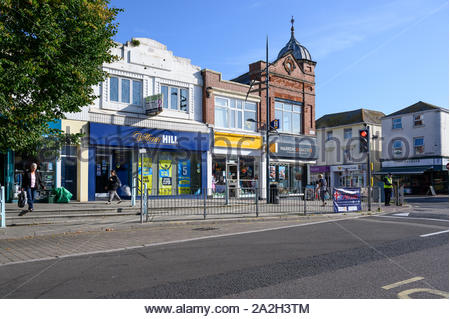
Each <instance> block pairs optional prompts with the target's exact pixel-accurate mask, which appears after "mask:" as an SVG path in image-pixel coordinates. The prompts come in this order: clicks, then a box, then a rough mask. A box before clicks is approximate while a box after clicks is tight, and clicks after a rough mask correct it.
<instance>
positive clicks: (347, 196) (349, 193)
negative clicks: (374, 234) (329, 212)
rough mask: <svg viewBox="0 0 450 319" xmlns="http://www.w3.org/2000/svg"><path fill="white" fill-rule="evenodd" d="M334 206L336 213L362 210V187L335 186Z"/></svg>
mask: <svg viewBox="0 0 450 319" xmlns="http://www.w3.org/2000/svg"><path fill="white" fill-rule="evenodd" d="M333 206H334V212H335V213H341V212H357V211H361V188H335V189H334V190H333Z"/></svg>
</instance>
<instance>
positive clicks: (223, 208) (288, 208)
mask: <svg viewBox="0 0 450 319" xmlns="http://www.w3.org/2000/svg"><path fill="white" fill-rule="evenodd" d="M373 191H374V192H379V189H374V190H373ZM144 194H147V196H143V200H142V206H141V207H142V208H141V222H144V220H145V221H149V220H153V219H154V218H155V217H158V218H161V217H162V218H164V217H173V216H183V217H185V218H186V219H189V218H196V219H198V218H203V219H206V218H207V217H208V216H217V215H222V216H228V217H232V216H236V217H238V216H256V217H258V216H269V215H295V214H297V215H307V214H329V213H334V207H333V198H332V192H331V190H329V191H328V192H326V193H325V196H324V200H322V199H321V198H320V196H318V194H317V192H316V191H315V190H314V189H313V190H312V193H311V189H310V188H308V189H303V191H302V192H299V190H298V189H283V190H282V192H279V190H278V192H277V191H274V193H273V194H272V193H271V197H270V200H269V203H268V202H267V200H266V199H265V198H263V197H262V195H265V192H264V190H263V189H259V188H234V189H228V190H227V189H226V188H221V189H217V188H214V189H207V188H201V189H197V190H196V191H195V192H193V194H186V195H170V194H168V195H150V194H158V190H157V189H152V190H150V189H147V188H146V186H145V185H144ZM372 198H376V199H377V200H378V201H379V200H380V196H372ZM367 199H368V197H367V195H365V196H362V198H361V206H362V210H363V211H365V210H367V207H368V205H367ZM375 203H376V202H375ZM379 204H380V202H379ZM375 206H376V205H374V204H372V210H376V208H375Z"/></svg>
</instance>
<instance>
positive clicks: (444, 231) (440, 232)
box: [420, 229, 448, 237]
mask: <svg viewBox="0 0 450 319" xmlns="http://www.w3.org/2000/svg"><path fill="white" fill-rule="evenodd" d="M444 233H448V229H447V230H443V231H438V232H435V233H430V234H424V235H420V237H428V236H434V235H439V234H444Z"/></svg>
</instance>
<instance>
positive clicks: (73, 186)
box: [61, 157, 77, 200]
mask: <svg viewBox="0 0 450 319" xmlns="http://www.w3.org/2000/svg"><path fill="white" fill-rule="evenodd" d="M61 186H63V187H64V188H65V189H67V190H68V191H69V192H71V193H72V200H75V199H77V158H76V157H61Z"/></svg>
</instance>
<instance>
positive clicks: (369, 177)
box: [366, 125, 372, 211]
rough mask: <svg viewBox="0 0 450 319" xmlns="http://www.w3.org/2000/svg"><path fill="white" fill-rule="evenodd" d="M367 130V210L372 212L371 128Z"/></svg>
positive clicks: (368, 127) (367, 127)
mask: <svg viewBox="0 0 450 319" xmlns="http://www.w3.org/2000/svg"><path fill="white" fill-rule="evenodd" d="M366 129H367V180H368V181H367V185H368V186H369V187H368V188H367V189H368V193H367V200H368V201H369V202H368V205H367V210H368V211H371V210H372V171H371V168H372V167H371V166H372V165H370V163H371V161H370V126H369V125H367V126H366Z"/></svg>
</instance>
